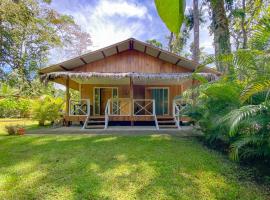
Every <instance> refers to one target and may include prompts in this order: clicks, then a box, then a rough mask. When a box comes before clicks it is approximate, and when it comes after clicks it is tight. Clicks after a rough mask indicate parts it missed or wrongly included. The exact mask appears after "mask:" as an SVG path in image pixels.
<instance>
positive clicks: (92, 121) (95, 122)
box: [88, 120, 105, 124]
mask: <svg viewBox="0 0 270 200" xmlns="http://www.w3.org/2000/svg"><path fill="white" fill-rule="evenodd" d="M100 123H105V121H95V120H90V121H88V124H100Z"/></svg>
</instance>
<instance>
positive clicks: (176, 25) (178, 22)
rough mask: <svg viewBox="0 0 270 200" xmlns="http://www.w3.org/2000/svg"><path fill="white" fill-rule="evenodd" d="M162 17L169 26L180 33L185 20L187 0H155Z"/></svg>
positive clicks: (172, 30)
mask: <svg viewBox="0 0 270 200" xmlns="http://www.w3.org/2000/svg"><path fill="white" fill-rule="evenodd" d="M155 4H156V8H157V11H158V14H159V16H160V18H161V19H162V20H163V22H164V23H165V24H166V26H167V28H168V29H169V30H170V31H171V32H173V33H175V34H178V33H179V31H180V28H181V26H182V23H183V21H184V12H185V0H171V1H167V0H155Z"/></svg>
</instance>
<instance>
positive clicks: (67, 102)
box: [66, 77, 70, 116]
mask: <svg viewBox="0 0 270 200" xmlns="http://www.w3.org/2000/svg"><path fill="white" fill-rule="evenodd" d="M69 99H70V93H69V77H67V79H66V115H67V116H69Z"/></svg>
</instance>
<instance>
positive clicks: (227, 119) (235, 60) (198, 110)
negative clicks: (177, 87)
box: [186, 50, 270, 160]
mask: <svg viewBox="0 0 270 200" xmlns="http://www.w3.org/2000/svg"><path fill="white" fill-rule="evenodd" d="M217 59H219V61H221V62H222V63H223V64H225V65H226V66H229V67H230V69H231V70H229V71H228V73H227V74H225V75H223V76H222V77H221V78H220V80H219V81H216V82H214V83H205V84H202V85H200V86H199V87H198V88H196V89H195V91H196V92H195V93H196V94H197V98H196V99H195V101H194V103H193V104H192V106H191V107H190V109H189V110H188V111H187V112H188V114H189V115H190V116H192V117H193V119H196V121H197V123H198V124H199V126H200V128H201V129H202V130H203V132H204V140H205V141H206V142H207V143H208V144H209V145H211V146H212V147H216V148H219V149H221V150H223V151H227V152H228V153H229V154H230V156H231V158H232V159H234V160H253V159H255V160H270V100H269V94H270V81H269V80H270V67H269V66H270V59H269V55H268V53H267V52H264V51H259V50H239V51H236V52H234V53H232V54H229V55H222V56H220V57H219V58H217ZM211 62H215V58H213V57H212V58H211V57H209V58H208V60H207V63H211ZM193 92H194V91H193ZM187 93H190V92H187ZM186 96H187V97H188V96H189V95H186Z"/></svg>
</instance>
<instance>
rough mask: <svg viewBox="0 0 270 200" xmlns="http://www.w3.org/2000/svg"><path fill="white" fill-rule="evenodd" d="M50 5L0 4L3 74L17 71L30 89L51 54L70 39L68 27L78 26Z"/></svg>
mask: <svg viewBox="0 0 270 200" xmlns="http://www.w3.org/2000/svg"><path fill="white" fill-rule="evenodd" d="M48 3H50V1H49V0H44V1H39V0H23V1H22V0H21V1H12V0H5V1H1V3H0V49H1V51H0V67H1V69H2V72H7V71H10V70H11V71H14V72H15V73H17V75H18V77H19V78H20V79H22V80H23V83H25V84H28V85H30V82H31V80H32V79H33V78H34V76H35V75H36V72H37V70H38V69H39V68H40V66H41V65H42V64H43V63H45V62H46V61H47V56H48V54H49V50H50V49H52V48H55V47H56V46H60V45H62V44H63V41H65V40H66V39H67V38H68V36H69V35H70V34H69V33H68V32H67V30H66V29H65V27H73V26H75V23H74V20H73V19H72V17H70V16H67V15H61V14H59V13H58V12H56V11H55V10H53V9H51V8H50V7H49V6H48ZM0 71H1V70H0ZM25 84H20V85H19V87H23V86H24V85H25Z"/></svg>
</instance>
